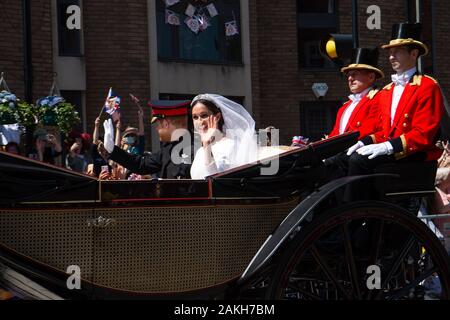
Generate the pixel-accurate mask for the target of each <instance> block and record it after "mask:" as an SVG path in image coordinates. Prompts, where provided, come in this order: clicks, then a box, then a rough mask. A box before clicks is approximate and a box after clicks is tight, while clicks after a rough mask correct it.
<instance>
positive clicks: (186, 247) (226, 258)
mask: <svg viewBox="0 0 450 320" xmlns="http://www.w3.org/2000/svg"><path fill="white" fill-rule="evenodd" d="M356 137H357V133H352V134H344V135H341V136H338V137H334V138H331V139H327V140H324V141H320V142H316V143H313V144H311V145H308V146H306V147H304V148H295V149H292V150H289V151H285V152H283V153H281V154H280V155H279V157H278V156H273V157H272V158H268V159H266V161H262V162H257V163H254V164H249V165H245V166H242V167H239V168H235V169H232V170H229V171H227V172H223V173H220V174H216V175H214V176H211V177H209V178H208V179H206V180H158V179H155V180H142V181H99V180H97V179H93V178H92V177H89V176H85V175H82V174H77V173H74V172H72V171H69V170H64V169H61V168H57V167H54V166H50V165H46V164H42V163H39V162H36V161H33V160H30V159H26V158H23V157H17V156H13V155H9V154H6V153H3V152H0V174H1V178H2V179H1V182H0V183H1V189H0V190H1V195H0V253H1V255H0V259H1V260H0V263H1V265H3V266H5V267H7V268H10V269H11V270H14V271H17V272H18V273H20V274H22V275H25V276H27V277H29V278H30V279H32V280H33V281H36V283H38V284H40V285H42V286H44V287H45V288H48V289H49V290H51V291H53V292H55V293H57V294H58V295H59V296H61V297H63V298H133V299H139V298H144V299H147V298H213V297H224V294H225V292H227V291H229V290H230V288H232V289H236V288H239V287H240V286H244V285H246V284H247V283H249V281H251V280H252V279H255V278H256V277H258V275H259V274H260V273H261V272H262V270H264V268H265V267H267V265H269V264H270V259H271V258H272V257H273V256H274V255H276V254H278V255H279V254H280V251H282V250H283V248H284V247H285V245H286V242H288V237H289V235H290V234H292V233H293V232H294V231H295V229H296V228H297V227H298V226H299V225H300V224H301V223H302V221H304V220H305V219H307V217H308V215H309V214H310V213H311V212H312V211H313V210H314V209H315V208H318V207H319V206H320V205H323V203H325V201H324V200H325V199H327V198H328V197H329V196H330V194H333V193H334V192H335V190H337V189H339V188H342V187H343V186H345V185H346V184H347V183H349V182H351V181H353V180H354V179H363V178H364V177H359V178H346V179H343V180H339V181H333V182H331V183H329V184H327V185H323V184H322V183H321V175H322V173H321V170H322V169H321V166H322V159H324V158H326V157H329V156H332V155H334V154H336V153H338V152H341V151H343V150H345V149H346V148H348V147H349V146H351V145H352V144H353V143H354V142H355V141H356ZM273 165H276V166H278V168H279V169H278V170H277V171H276V174H274V175H267V176H265V175H261V169H262V168H270V167H271V166H273ZM391 171H392V170H391ZM387 172H389V170H387ZM389 173H392V172H389ZM396 174H397V175H398V172H397V173H396ZM381 176H382V177H383V179H392V177H393V176H392V175H391V176H388V175H378V176H377V177H381ZM385 182H386V180H385V181H384V182H377V183H378V184H379V187H381V189H384V188H385V186H384V184H383V183H385ZM427 183H429V180H427V181H426V184H427ZM389 186H391V187H392V186H395V185H394V184H393V183H391V182H390V183H389ZM395 188H396V189H390V190H389V192H390V193H391V194H398V193H400V192H399V191H402V190H401V189H402V187H401V186H400V187H399V186H396V187H395ZM399 188H400V189H399ZM413 188H414V189H415V190H421V191H425V189H427V190H428V189H429V185H426V186H425V185H421V186H418V185H414V186H413ZM403 189H404V187H403ZM411 190H412V189H408V191H407V192H410V191H411ZM380 194H386V192H382V190H381V192H380ZM377 197H378V195H377ZM316 211H317V210H316ZM69 266H77V267H79V268H80V270H81V278H82V284H81V288H82V289H81V290H68V289H67V285H66V281H67V278H68V276H69V275H68V274H67V273H66V271H67V268H68V267H69Z"/></svg>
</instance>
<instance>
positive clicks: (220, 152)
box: [191, 94, 258, 179]
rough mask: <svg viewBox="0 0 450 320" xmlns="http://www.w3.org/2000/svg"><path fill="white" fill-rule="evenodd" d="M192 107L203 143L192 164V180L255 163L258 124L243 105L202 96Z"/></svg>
mask: <svg viewBox="0 0 450 320" xmlns="http://www.w3.org/2000/svg"><path fill="white" fill-rule="evenodd" d="M191 106H192V119H193V122H194V129H195V130H196V132H198V133H199V134H200V137H201V142H202V147H201V148H199V149H198V150H197V152H196V154H195V157H194V161H193V163H192V167H191V177H192V179H203V178H205V177H207V176H210V175H212V174H215V173H218V172H222V171H225V170H227V169H230V168H233V167H237V166H240V165H243V164H246V163H250V162H253V161H255V160H256V157H257V152H258V151H257V142H256V135H255V121H254V120H253V118H252V117H251V116H250V114H249V113H248V112H247V110H245V108H244V107H243V106H241V105H240V104H238V103H236V102H233V101H231V100H229V99H227V98H225V97H223V96H220V95H217V94H200V95H198V96H196V97H195V98H194V100H193V101H192V103H191Z"/></svg>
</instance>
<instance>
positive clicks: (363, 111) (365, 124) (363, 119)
mask: <svg viewBox="0 0 450 320" xmlns="http://www.w3.org/2000/svg"><path fill="white" fill-rule="evenodd" d="M378 92H379V90H378V89H372V90H370V91H369V92H368V93H367V95H366V96H365V97H363V98H362V99H361V101H359V103H358V104H357V106H356V107H355V109H354V110H353V112H352V114H351V116H350V118H349V120H348V122H347V125H346V126H345V130H344V132H343V133H345V132H351V131H359V137H360V138H364V137H366V136H368V135H369V134H371V133H374V132H375V128H376V125H377V121H378V117H379V112H378V104H379V103H378V96H379V94H377V93H378ZM351 103H352V101H351V100H349V101H347V102H346V103H344V105H343V106H342V107H340V108H339V110H338V113H337V115H336V122H335V124H334V128H333V130H332V131H331V132H330V134H329V135H328V137H329V138H331V137H334V136H337V135H339V134H340V132H339V127H340V124H341V119H342V115H343V114H344V111H345V109H347V108H348V107H349V106H350V105H351Z"/></svg>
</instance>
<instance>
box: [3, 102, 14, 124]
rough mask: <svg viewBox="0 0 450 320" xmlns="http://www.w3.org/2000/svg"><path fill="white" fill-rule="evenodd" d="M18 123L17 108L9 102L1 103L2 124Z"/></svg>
mask: <svg viewBox="0 0 450 320" xmlns="http://www.w3.org/2000/svg"><path fill="white" fill-rule="evenodd" d="M11 123H17V111H16V108H11V106H10V105H9V103H1V104H0V124H11Z"/></svg>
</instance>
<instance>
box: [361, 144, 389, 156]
mask: <svg viewBox="0 0 450 320" xmlns="http://www.w3.org/2000/svg"><path fill="white" fill-rule="evenodd" d="M357 152H358V153H359V154H360V155H362V156H369V159H375V158H376V157H378V156H382V155H386V154H393V153H394V148H393V147H392V145H391V144H390V143H389V142H383V143H377V144H369V145H368V146H364V147H362V148H361V149H359V150H358V151H357Z"/></svg>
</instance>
